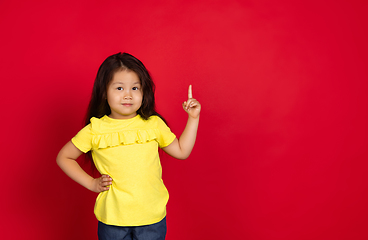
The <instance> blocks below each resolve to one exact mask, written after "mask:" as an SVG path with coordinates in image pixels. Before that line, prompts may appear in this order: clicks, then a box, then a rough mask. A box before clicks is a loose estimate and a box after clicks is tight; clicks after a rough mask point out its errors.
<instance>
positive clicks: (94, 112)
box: [85, 52, 166, 173]
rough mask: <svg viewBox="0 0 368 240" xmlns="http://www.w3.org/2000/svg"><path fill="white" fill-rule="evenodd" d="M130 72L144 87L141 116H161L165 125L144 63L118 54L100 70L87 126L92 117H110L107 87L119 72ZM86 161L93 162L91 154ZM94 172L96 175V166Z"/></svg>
mask: <svg viewBox="0 0 368 240" xmlns="http://www.w3.org/2000/svg"><path fill="white" fill-rule="evenodd" d="M122 70H129V71H133V72H135V73H136V74H137V75H138V77H139V80H140V83H141V86H142V93H143V99H142V105H141V107H140V108H139V109H138V111H137V114H139V115H140V116H141V117H142V118H143V119H145V120H147V119H148V118H149V117H151V116H152V115H156V116H159V117H160V118H161V119H162V120H163V121H164V122H165V123H166V121H165V119H164V118H163V117H162V116H161V115H160V114H158V113H157V111H156V105H155V84H154V83H153V81H152V78H151V76H150V74H149V72H148V70H147V69H146V67H145V66H144V65H143V63H142V62H141V61H140V60H138V59H137V58H135V57H134V56H132V55H130V54H129V53H121V52H119V53H117V54H114V55H111V56H109V57H108V58H106V59H105V61H103V63H102V64H101V66H100V68H99V69H98V72H97V76H96V79H95V83H94V85H93V90H92V95H91V100H90V101H89V105H88V109H87V114H86V116H85V125H88V124H89V123H90V119H91V118H92V117H96V118H101V117H103V116H104V115H109V114H110V113H111V109H110V106H109V104H108V103H107V100H106V98H107V86H108V84H109V83H110V81H111V80H112V78H113V76H114V74H115V73H116V72H118V71H122ZM86 160H87V161H88V162H91V163H92V162H93V161H92V156H91V152H88V153H87V154H86ZM92 166H93V167H92V168H93V169H92V170H93V172H94V173H95V168H94V164H92Z"/></svg>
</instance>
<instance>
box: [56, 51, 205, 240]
mask: <svg viewBox="0 0 368 240" xmlns="http://www.w3.org/2000/svg"><path fill="white" fill-rule="evenodd" d="M183 108H184V110H185V111H186V112H187V113H188V122H187V125H186V127H185V129H184V131H183V133H182V134H181V136H180V138H179V139H177V138H176V136H175V135H174V134H173V133H172V132H171V131H170V129H169V128H168V126H167V125H166V124H165V121H164V120H163V118H162V117H160V115H159V114H158V113H157V112H156V111H155V97H154V83H153V81H152V79H151V77H150V75H149V73H148V71H147V69H146V68H145V66H144V65H143V63H142V62H141V61H139V60H138V59H137V58H135V57H133V56H132V55H130V54H127V53H123V54H122V53H118V54H114V55H112V56H110V57H108V58H107V59H106V60H105V61H104V62H103V63H102V64H101V66H100V68H99V70H98V72H97V76H96V79H95V83H94V86H93V91H92V96H91V100H90V103H89V106H88V112H87V121H86V126H85V127H84V128H83V129H82V130H81V131H80V132H79V133H78V134H77V135H76V136H74V137H73V138H72V139H71V141H69V142H68V143H67V144H66V145H65V146H64V147H63V148H62V149H61V150H60V152H59V154H58V156H57V160H56V161H57V164H58V165H59V166H60V168H61V169H62V170H63V171H64V172H65V173H66V174H67V175H68V176H69V177H70V178H72V179H73V180H74V181H76V182H77V183H79V184H81V185H82V186H84V187H86V188H87V189H89V190H91V191H94V192H97V193H99V195H98V197H97V199H96V204H95V210H94V212H95V215H96V217H97V219H98V221H99V222H98V237H99V239H100V240H105V239H110V240H112V239H124V240H125V239H138V240H139V239H152V240H153V239H155V240H156V239H157V240H158V239H165V235H166V204H167V201H168V196H169V195H168V192H167V189H166V187H165V185H164V183H163V181H162V179H161V171H162V169H161V164H160V159H159V154H158V147H160V148H161V149H163V150H164V151H165V152H166V153H168V154H169V155H171V156H173V157H175V158H178V159H186V158H187V157H188V156H189V154H190V153H191V151H192V149H193V146H194V142H195V139H196V135H197V129H198V122H199V113H200V110H201V105H200V103H199V102H198V101H197V100H195V99H194V98H192V88H191V86H189V90H188V100H187V101H185V102H184V103H183ZM88 152H90V153H91V154H92V159H93V162H94V164H95V166H96V168H97V170H98V171H99V172H100V173H101V174H102V176H101V177H99V178H93V177H91V176H90V175H88V174H87V173H86V172H85V171H84V170H82V168H81V167H80V166H79V164H78V163H77V162H76V161H75V160H76V159H77V158H78V157H79V156H80V155H81V154H82V153H88Z"/></svg>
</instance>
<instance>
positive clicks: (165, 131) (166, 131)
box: [157, 117, 176, 148]
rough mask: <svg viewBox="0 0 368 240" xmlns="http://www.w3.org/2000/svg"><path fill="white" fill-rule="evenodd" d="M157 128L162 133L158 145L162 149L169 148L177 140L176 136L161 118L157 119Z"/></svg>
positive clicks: (158, 138)
mask: <svg viewBox="0 0 368 240" xmlns="http://www.w3.org/2000/svg"><path fill="white" fill-rule="evenodd" d="M157 128H158V130H159V132H160V134H159V136H158V137H157V141H158V145H159V146H160V148H164V147H167V146H169V145H170V144H171V143H172V142H173V141H174V140H175V138H176V136H175V134H174V133H172V132H171V130H170V128H169V127H168V126H167V125H166V123H165V122H164V121H163V120H162V119H161V118H159V117H157Z"/></svg>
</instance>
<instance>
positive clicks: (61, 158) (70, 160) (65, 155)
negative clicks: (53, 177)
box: [56, 141, 94, 190]
mask: <svg viewBox="0 0 368 240" xmlns="http://www.w3.org/2000/svg"><path fill="white" fill-rule="evenodd" d="M80 155H82V152H81V151H80V150H79V149H78V148H77V147H75V146H74V144H73V143H72V142H71V141H69V142H68V143H67V144H65V146H64V147H63V148H62V149H61V150H60V152H59V154H58V156H57V157H56V162H57V164H58V165H59V167H60V168H61V169H62V170H63V171H64V172H65V173H66V175H68V176H69V177H70V178H71V179H73V180H74V181H76V182H77V183H79V184H80V185H82V186H83V187H85V188H87V189H89V190H92V187H93V185H92V182H93V181H92V180H93V179H94V178H92V177H91V176H90V175H88V174H87V173H86V172H85V171H84V170H83V169H82V168H81V167H80V166H79V164H78V163H77V162H76V159H77V158H78V157H79V156H80Z"/></svg>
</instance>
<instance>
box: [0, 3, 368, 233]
mask: <svg viewBox="0 0 368 240" xmlns="http://www.w3.org/2000/svg"><path fill="white" fill-rule="evenodd" d="M367 12H368V4H367V2H366V1H357V0H355V1H354V0H353V1H320V0H311V1H304V2H300V1H288V0H280V1H271V0H257V1H255V0H254V1H240V0H239V1H236V0H218V1H188V0H186V1H135V2H134V1H116V0H111V1H110V0H109V1H56V2H55V1H2V3H1V4H0V29H1V46H0V52H1V66H0V68H1V79H2V80H1V82H2V84H1V85H2V87H1V89H2V94H1V102H2V114H1V123H2V137H1V152H2V156H1V159H2V176H1V179H2V181H1V182H2V193H1V196H2V197H1V206H2V214H1V219H2V224H1V228H2V229H3V230H2V233H1V235H2V236H1V238H3V239H40V240H42V239H55V240H58V239H97V236H96V230H97V222H96V220H95V217H94V215H93V205H94V200H95V197H96V194H95V193H92V192H89V191H88V190H86V189H84V188H83V187H81V186H79V185H78V184H76V183H74V182H73V181H72V180H70V179H69V178H68V177H67V176H66V175H65V174H64V173H63V172H62V171H61V170H60V169H59V168H58V167H57V165H56V162H55V158H56V155H57V153H58V151H59V150H60V148H61V147H62V146H63V145H64V144H65V143H66V142H67V141H68V140H70V139H71V137H73V136H74V135H75V134H76V133H77V132H78V130H79V129H81V127H82V126H83V116H84V114H85V111H86V107H87V104H88V101H89V97H90V93H91V89H92V84H93V80H94V77H95V74H96V72H97V69H98V67H99V65H100V64H101V63H102V61H103V60H104V59H105V58H106V57H107V56H109V55H111V54H114V53H117V52H119V51H126V52H129V53H131V54H133V55H135V56H136V57H138V58H139V59H140V60H142V61H143V63H144V64H145V65H146V67H147V68H148V69H149V71H150V72H151V73H152V76H153V78H154V80H155V83H156V85H157V91H156V97H157V104H158V109H159V111H160V112H161V113H162V114H163V115H164V116H165V118H166V119H167V120H168V122H169V124H170V126H171V128H172V130H173V131H174V132H175V133H176V134H177V135H180V133H181V131H182V130H183V128H184V126H185V122H186V118H187V117H186V114H185V112H184V111H183V110H182V109H181V103H182V102H183V101H184V100H186V97H187V86H188V85H189V84H193V94H194V97H195V98H197V99H198V100H199V101H200V102H201V103H202V106H203V110H202V113H201V121H200V127H199V132H198V138H197V143H196V146H195V148H194V150H193V152H192V155H191V156H190V157H189V159H187V160H185V161H179V160H175V159H172V158H171V157H169V156H167V155H166V156H164V157H163V158H162V164H163V171H164V176H163V178H164V181H165V184H166V185H167V188H168V189H169V192H170V201H169V204H168V218H167V219H168V235H167V239H168V240H184V239H193V240H197V239H200V240H202V239H254V240H266V239H270V240H273V239H290V240H293V239H368V228H367V224H368V207H367V202H368V177H367V169H368V168H367V167H368V161H367V160H368V151H367V144H368V124H367V120H368V95H367V94H368V81H367V80H368V71H367V63H368V59H367V56H368V47H367V42H368V34H367V29H368V28H367V27H368V26H367V25H368V24H367V20H368V18H367V17H366V13H367Z"/></svg>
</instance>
